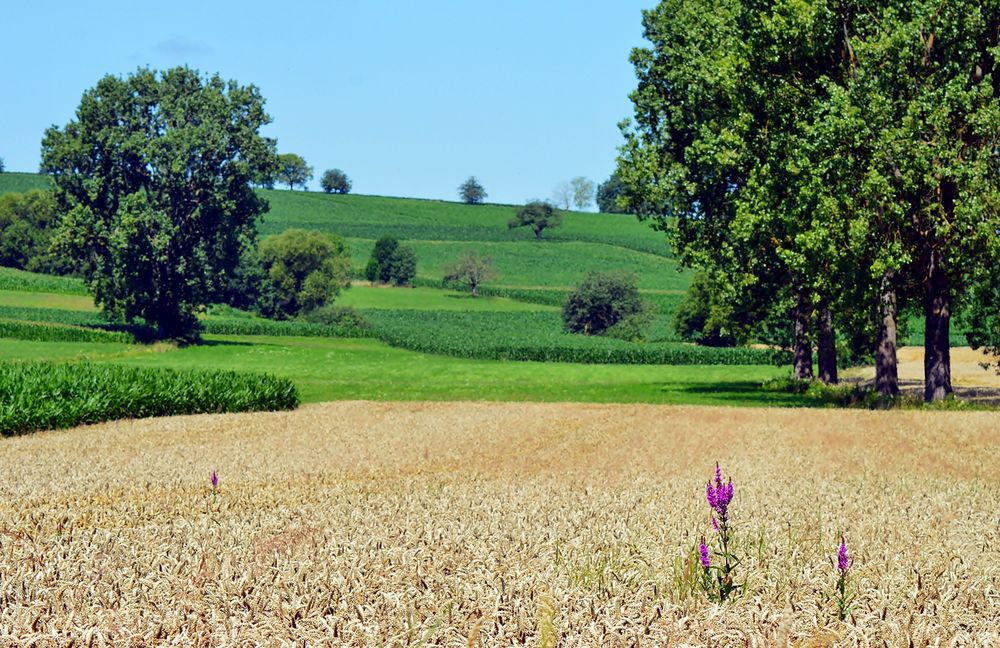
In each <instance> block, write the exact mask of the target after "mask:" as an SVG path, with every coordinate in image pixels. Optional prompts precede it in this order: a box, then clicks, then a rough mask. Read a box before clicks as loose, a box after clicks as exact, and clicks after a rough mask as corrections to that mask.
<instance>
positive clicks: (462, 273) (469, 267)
mask: <svg viewBox="0 0 1000 648" xmlns="http://www.w3.org/2000/svg"><path fill="white" fill-rule="evenodd" d="M496 276H497V273H496V268H495V266H494V263H493V257H488V256H483V255H481V254H479V252H477V251H476V250H469V251H468V252H465V253H464V254H462V256H461V257H459V259H458V261H456V262H455V263H452V264H451V265H449V266H448V267H447V268H445V271H444V285H446V286H449V285H453V284H457V285H459V286H461V287H463V288H466V289H468V290H469V292H471V293H472V296H473V297H476V296H478V295H479V286H480V285H481V284H482V283H483V282H484V281H490V280H492V279H495V278H496Z"/></svg>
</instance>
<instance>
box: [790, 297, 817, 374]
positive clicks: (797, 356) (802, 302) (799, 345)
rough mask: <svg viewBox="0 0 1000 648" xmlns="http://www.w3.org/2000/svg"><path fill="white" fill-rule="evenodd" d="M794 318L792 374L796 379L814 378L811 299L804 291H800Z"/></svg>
mask: <svg viewBox="0 0 1000 648" xmlns="http://www.w3.org/2000/svg"><path fill="white" fill-rule="evenodd" d="M792 318H793V320H794V324H795V348H794V350H793V352H792V353H793V359H792V362H793V366H792V375H793V376H794V378H795V379H796V380H812V378H813V357H812V345H811V344H810V343H809V301H808V299H807V298H806V294H805V293H804V292H800V293H799V299H798V301H797V302H796V304H795V310H794V311H793V313H792Z"/></svg>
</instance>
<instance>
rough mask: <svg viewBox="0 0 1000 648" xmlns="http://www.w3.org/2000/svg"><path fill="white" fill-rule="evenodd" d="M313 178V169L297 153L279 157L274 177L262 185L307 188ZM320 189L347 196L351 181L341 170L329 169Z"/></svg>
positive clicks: (267, 179)
mask: <svg viewBox="0 0 1000 648" xmlns="http://www.w3.org/2000/svg"><path fill="white" fill-rule="evenodd" d="M312 178H313V168H312V167H311V166H309V165H308V164H307V163H306V161H305V159H303V157H302V156H301V155H298V154H296V153H281V154H279V155H278V156H277V168H276V169H275V171H274V173H273V175H271V176H268V177H267V178H266V179H265V180H264V181H263V182H262V183H261V184H263V186H266V187H268V188H271V187H272V186H273V185H274V182H275V181H278V182H281V183H282V184H287V185H288V188H289V189H294V188H295V187H296V186H298V187H302V188H303V189H305V188H306V185H307V184H308V183H309V181H310V180H312ZM319 185H320V187H322V189H323V191H325V192H326V193H336V194H346V193H350V191H351V179H350V178H348V177H347V174H346V173H344V172H343V171H341V170H340V169H327V170H326V171H324V172H323V176H322V177H321V178H320V181H319Z"/></svg>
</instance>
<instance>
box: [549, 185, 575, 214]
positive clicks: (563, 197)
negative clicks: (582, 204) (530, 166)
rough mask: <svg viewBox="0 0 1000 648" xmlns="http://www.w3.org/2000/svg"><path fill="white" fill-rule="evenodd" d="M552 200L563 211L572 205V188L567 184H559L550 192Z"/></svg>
mask: <svg viewBox="0 0 1000 648" xmlns="http://www.w3.org/2000/svg"><path fill="white" fill-rule="evenodd" d="M552 200H553V201H554V202H555V204H556V205H558V206H559V207H562V208H563V209H569V208H570V207H571V206H572V205H573V187H572V186H571V185H570V184H569V183H568V182H560V183H559V184H557V185H556V186H555V188H554V189H553V190H552Z"/></svg>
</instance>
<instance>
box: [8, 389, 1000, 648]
mask: <svg viewBox="0 0 1000 648" xmlns="http://www.w3.org/2000/svg"><path fill="white" fill-rule="evenodd" d="M998 421H1000V419H998V417H997V415H996V414H994V413H989V412H917V411H896V412H867V411H843V410H822V411H821V410H817V411H807V410H767V409H757V410H750V409H727V408H699V407H665V406H621V405H618V406H613V405H570V404H556V405H551V404H485V403H482V404H480V403H462V404H458V403H435V404H424V403H407V404H401V403H392V404H386V403H366V402H342V403H332V404H323V405H313V406H307V407H303V408H302V409H300V410H298V411H295V412H285V413H275V414H243V415H224V416H198V417H177V418H169V419H159V420H156V419H153V420H141V421H125V422H118V423H111V424H105V425H98V426H91V427H86V428H78V429H75V430H68V431H64V432H50V433H42V434H36V435H34V436H30V437H21V438H14V439H7V440H3V441H2V442H0V466H2V475H0V480H2V481H0V487H2V491H0V493H2V499H0V533H2V535H0V581H2V582H0V587H2V598H0V634H2V636H3V638H4V639H5V640H6V642H7V643H8V644H15V645H67V646H68V645H98V646H99V645H135V646H141V645H162V644H174V645H218V646H224V645H225V646H235V645H240V646H251V645H299V646H302V645H315V646H319V645H357V646H368V645H372V646H375V645H392V646H406V645H410V646H420V645H423V646H426V645H447V646H468V645H471V646H477V645H511V644H513V645H521V644H527V645H542V646H554V645H560V646H618V645H622V646H631V645H644V646H652V645H675V646H686V645H712V646H720V645H737V646H765V645H831V644H841V645H873V646H879V645H886V646H906V645H913V646H936V645H973V646H989V645H1000V492H998V483H997V482H998V477H1000V453H998V451H997V450H998V447H1000V431H998V425H997V424H998ZM716 460H719V461H720V462H721V463H722V465H723V468H724V470H725V471H726V472H727V473H731V474H732V475H733V478H734V481H735V485H736V497H735V499H734V501H733V503H732V505H731V508H730V510H731V515H732V519H733V522H734V524H735V526H736V530H737V534H738V545H737V546H738V548H737V551H738V552H739V553H740V555H742V556H743V562H742V564H741V565H740V566H739V569H738V580H740V581H741V582H742V583H743V591H742V594H741V595H740V596H739V597H738V598H737V599H736V600H734V601H731V602H728V603H724V604H718V603H712V602H710V601H708V600H707V599H706V598H705V596H704V595H703V594H702V593H700V592H699V591H698V590H697V588H696V586H695V577H696V576H695V575H696V573H697V569H696V563H695V557H694V554H693V553H692V552H693V548H694V546H695V543H696V542H697V539H698V538H699V537H700V535H701V534H703V533H706V532H707V531H710V528H709V518H708V508H707V504H706V502H705V482H706V480H707V479H708V477H709V476H710V474H711V472H712V469H713V467H714V462H715V461H716ZM213 469H216V470H218V475H219V480H220V484H219V488H218V492H217V493H216V494H214V495H213V493H212V490H211V487H210V485H209V475H210V473H211V471H212V470H213ZM841 532H843V533H844V534H845V536H846V539H847V543H848V545H849V546H850V549H851V552H852V557H853V559H854V561H855V562H854V564H853V566H852V577H851V578H852V584H853V586H854V587H855V588H856V590H857V600H856V603H855V609H854V611H853V613H852V614H851V616H850V617H849V618H848V620H847V621H845V622H841V621H838V620H837V618H836V607H835V603H834V601H833V600H832V598H831V596H832V593H833V589H834V583H835V578H836V575H835V570H834V564H833V558H834V554H835V551H836V547H837V543H838V540H839V537H840V533H841Z"/></svg>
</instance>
